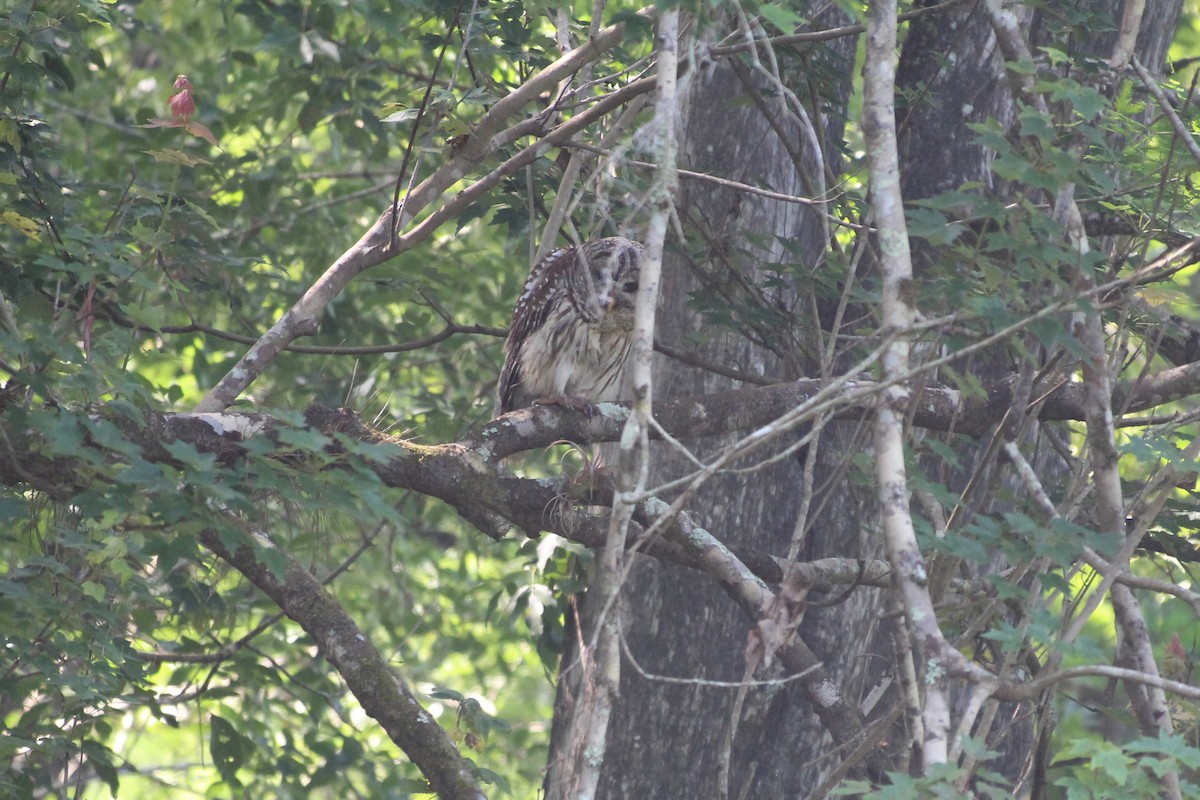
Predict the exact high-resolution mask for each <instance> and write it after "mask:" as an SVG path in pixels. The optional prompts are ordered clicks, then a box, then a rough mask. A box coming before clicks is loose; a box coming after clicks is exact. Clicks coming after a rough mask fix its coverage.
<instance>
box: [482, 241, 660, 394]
mask: <svg viewBox="0 0 1200 800" xmlns="http://www.w3.org/2000/svg"><path fill="white" fill-rule="evenodd" d="M641 259H642V246H641V245H640V244H638V243H637V242H634V241H631V240H629V239H623V238H620V237H611V238H608V239H597V240H594V241H590V242H585V243H584V244H582V245H578V246H575V247H567V248H563V249H561V250H555V251H554V252H552V253H550V254H549V255H548V256H546V257H545V258H544V259H542V261H540V262H538V263H537V264H535V265H534V267H533V269H532V270H531V271H530V273H529V278H528V279H527V280H526V281H525V287H524V289H523V290H522V292H521V297H520V298H519V299H518V300H517V305H516V308H515V309H514V310H513V318H512V324H511V325H510V326H509V332H508V338H507V339H506V340H505V343H504V367H503V368H502V369H501V371H500V380H499V381H498V383H497V386H496V409H495V415H496V416H499V415H500V414H503V413H505V412H508V411H512V410H513V409H515V408H522V407H524V406H527V405H529V404H531V403H532V402H534V401H535V400H537V399H539V398H543V397H550V396H556V395H569V396H572V397H577V398H581V399H584V400H588V401H590V402H603V401H605V400H615V399H618V397H619V395H620V392H621V376H622V373H623V368H624V364H625V361H626V359H627V357H628V355H629V347H630V343H631V341H632V329H633V301H634V297H635V296H636V293H637V279H638V276H639V270H640V267H641Z"/></svg>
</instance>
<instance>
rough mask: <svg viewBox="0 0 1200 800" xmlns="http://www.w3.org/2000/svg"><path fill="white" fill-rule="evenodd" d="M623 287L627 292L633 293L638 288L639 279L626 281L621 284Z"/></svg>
mask: <svg viewBox="0 0 1200 800" xmlns="http://www.w3.org/2000/svg"><path fill="white" fill-rule="evenodd" d="M621 288H622V289H624V290H625V292H626V293H627V294H633V293H635V292H636V291H637V290H638V284H637V281H625V283H623V284H621Z"/></svg>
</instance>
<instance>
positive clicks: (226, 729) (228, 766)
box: [208, 714, 254, 787]
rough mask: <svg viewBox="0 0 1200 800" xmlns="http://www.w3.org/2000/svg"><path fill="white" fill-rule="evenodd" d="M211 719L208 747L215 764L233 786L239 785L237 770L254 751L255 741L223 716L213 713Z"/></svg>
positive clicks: (222, 775)
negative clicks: (239, 731)
mask: <svg viewBox="0 0 1200 800" xmlns="http://www.w3.org/2000/svg"><path fill="white" fill-rule="evenodd" d="M209 719H210V722H209V724H210V725H211V726H212V732H211V734H210V735H209V740H208V749H209V753H210V754H211V755H212V759H213V765H214V766H216V768H217V772H218V773H220V775H221V779H222V780H224V781H225V782H226V783H228V784H229V785H231V786H234V787H239V786H241V782H239V781H238V779H237V771H238V769H240V768H241V767H242V766H243V765H245V763H246V761H247V759H249V757H250V755H251V754H252V753H253V752H254V743H253V742H251V741H250V740H249V739H247V738H246V737H245V736H243V735H242V734H240V733H238V732H237V731H236V730H234V727H233V726H232V725H231V724H229V722H227V721H226V720H225V719H224V718H223V717H220V716H217V715H216V714H213V715H212V716H211V717H210V718H209Z"/></svg>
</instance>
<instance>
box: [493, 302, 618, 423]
mask: <svg viewBox="0 0 1200 800" xmlns="http://www.w3.org/2000/svg"><path fill="white" fill-rule="evenodd" d="M632 332H633V311H632V309H628V310H626V309H620V310H617V309H614V310H613V311H612V312H610V313H608V314H605V315H604V316H603V317H602V318H601V319H600V320H599V321H597V322H595V323H589V322H585V321H584V320H582V319H580V317H579V315H577V314H575V313H573V312H572V311H569V310H560V311H552V312H551V314H550V317H549V318H548V319H547V320H546V324H545V325H543V326H542V327H541V328H539V329H538V330H537V331H535V332H534V333H533V334H532V335H531V336H530V337H529V338H528V339H527V340H526V341H525V344H524V347H523V348H522V353H521V369H520V376H521V385H520V387H519V391H518V392H517V394H516V397H515V400H516V402H514V403H513V407H514V408H520V407H521V406H525V405H529V404H530V403H532V402H533V401H534V400H536V399H538V398H540V397H550V396H553V395H567V396H570V397H583V398H587V399H588V400H591V401H592V402H593V403H603V402H606V401H609V400H617V399H619V398H620V397H621V386H620V383H621V382H620V380H619V378H620V376H621V372H622V367H623V366H624V364H625V360H626V358H627V357H628V356H629V348H630V345H631V343H632V341H633V337H632Z"/></svg>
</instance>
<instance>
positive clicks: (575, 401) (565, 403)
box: [533, 394, 600, 417]
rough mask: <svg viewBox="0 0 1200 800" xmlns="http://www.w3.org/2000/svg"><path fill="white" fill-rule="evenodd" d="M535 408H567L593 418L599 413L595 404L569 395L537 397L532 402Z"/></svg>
mask: <svg viewBox="0 0 1200 800" xmlns="http://www.w3.org/2000/svg"><path fill="white" fill-rule="evenodd" d="M533 404H534V405H535V406H562V407H563V408H569V409H571V410H572V411H582V412H583V413H584V414H587V415H588V417H594V416H596V415H597V414H599V413H600V409H599V408H597V407H596V404H595V403H593V402H592V401H591V400H588V399H587V398H586V397H576V396H575V395H569V394H553V395H550V396H549V397H539V398H538V399H536V400H534V401H533Z"/></svg>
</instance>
